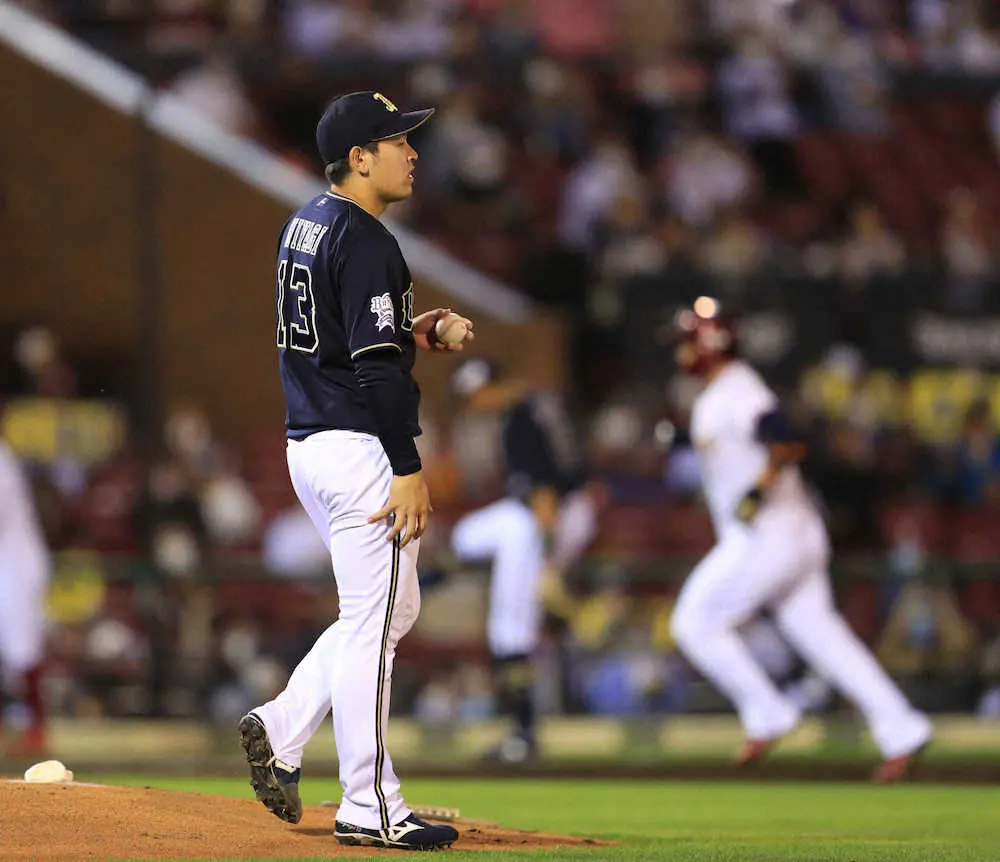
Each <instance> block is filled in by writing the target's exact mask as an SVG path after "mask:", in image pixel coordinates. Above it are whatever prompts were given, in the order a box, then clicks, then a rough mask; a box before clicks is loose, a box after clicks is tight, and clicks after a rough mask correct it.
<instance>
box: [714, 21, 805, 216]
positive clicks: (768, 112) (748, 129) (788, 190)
mask: <svg viewBox="0 0 1000 862" xmlns="http://www.w3.org/2000/svg"><path fill="white" fill-rule="evenodd" d="M719 90H720V95H721V98H722V104H723V110H724V114H725V120H726V128H727V130H728V132H729V134H730V135H732V136H733V137H735V138H736V139H737V140H739V141H741V142H742V143H743V144H745V145H746V147H747V149H748V150H749V152H750V154H751V156H752V157H753V160H754V161H755V162H756V164H757V166H758V168H759V169H760V172H761V174H762V175H763V177H764V182H765V184H766V186H767V188H768V190H769V191H770V192H771V193H772V194H773V195H776V196H779V197H786V198H788V197H794V196H795V195H796V194H797V193H798V192H799V190H800V182H799V177H798V172H797V170H796V161H795V152H794V149H793V147H792V137H793V136H794V135H795V134H796V132H797V131H798V129H799V116H798V111H797V109H796V107H795V105H794V103H793V102H792V98H791V94H790V92H791V82H790V80H789V73H788V69H787V66H786V64H785V60H784V58H783V57H782V56H781V55H780V54H779V53H778V51H777V49H776V48H775V43H773V42H769V41H768V40H767V38H766V37H765V36H764V35H763V34H762V33H761V32H760V31H759V30H755V29H748V30H746V31H745V32H744V34H743V35H742V37H741V38H740V40H739V42H738V43H737V45H736V47H735V50H734V51H733V53H732V54H731V55H730V56H729V57H728V58H727V59H726V60H724V61H723V62H722V64H721V65H720V67H719Z"/></svg>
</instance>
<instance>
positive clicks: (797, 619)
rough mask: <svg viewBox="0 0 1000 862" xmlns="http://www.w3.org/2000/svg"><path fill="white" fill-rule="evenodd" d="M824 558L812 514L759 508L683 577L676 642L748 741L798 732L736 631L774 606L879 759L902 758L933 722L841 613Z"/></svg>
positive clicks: (792, 714)
mask: <svg viewBox="0 0 1000 862" xmlns="http://www.w3.org/2000/svg"><path fill="white" fill-rule="evenodd" d="M828 558H829V545H828V540H827V536H826V530H825V528H824V526H823V523H822V520H821V519H820V517H819V515H818V514H817V513H815V512H814V511H812V510H810V509H807V508H804V507H798V506H796V507H786V508H770V507H769V508H766V509H764V510H763V511H762V512H761V513H760V514H759V515H758V517H757V519H756V520H755V521H754V523H753V525H752V527H750V528H748V529H745V530H744V529H737V530H733V531H732V532H731V534H730V535H728V536H726V537H725V538H724V539H723V540H722V541H721V542H720V543H719V544H718V545H716V546H715V548H713V549H712V551H711V552H709V554H708V555H707V556H706V557H705V558H704V559H703V560H702V561H701V563H699V564H698V566H697V567H696V568H695V569H694V571H693V572H692V573H691V575H690V576H689V577H688V580H687V581H686V583H685V584H684V587H683V588H682V590H681V592H680V595H679V596H678V598H677V605H676V607H675V608H674V615H673V619H672V622H671V628H672V632H673V635H674V638H675V640H676V641H677V644H678V646H679V647H680V648H681V650H682V651H683V652H684V654H685V655H686V656H687V657H688V659H689V660H690V661H691V662H692V664H694V665H695V666H696V667H697V668H698V669H699V670H700V671H701V672H702V674H704V676H705V677H706V678H707V679H709V680H710V681H711V682H712V683H713V684H714V685H715V686H716V687H717V688H718V689H719V690H720V691H721V692H723V693H724V694H725V695H726V696H727V697H729V698H730V700H732V701H733V703H734V705H735V706H736V710H737V712H738V714H739V717H740V721H741V722H742V724H743V727H744V729H745V730H746V733H747V736H748V737H749V738H750V739H755V740H766V739H773V738H776V737H778V736H781V735H782V734H784V733H787V732H788V731H790V730H791V729H792V728H793V727H795V725H796V724H797V723H798V721H799V718H800V714H799V710H798V709H797V708H796V707H795V706H794V705H793V704H792V703H791V702H790V701H789V700H788V699H787V698H786V697H785V696H784V695H782V694H781V692H780V691H778V689H777V688H776V687H775V685H774V684H773V683H772V682H771V680H770V679H769V677H768V676H767V674H766V673H765V672H764V671H763V669H761V667H760V666H759V665H758V664H757V662H756V661H755V660H754V659H753V657H752V656H751V654H750V652H749V650H748V649H747V647H746V645H745V644H744V643H743V641H742V640H741V638H740V636H739V634H738V632H737V627H738V626H739V625H740V624H741V623H743V622H745V621H746V620H748V619H749V618H750V617H752V616H753V615H754V614H756V613H757V612H758V611H759V610H761V609H762V608H764V607H767V608H770V609H771V610H772V612H773V614H774V619H775V622H776V623H777V625H778V627H779V628H780V629H781V631H782V633H783V634H784V636H785V637H786V638H787V640H788V642H789V643H790V644H791V646H792V647H793V648H794V649H795V650H796V651H797V652H798V653H799V654H800V655H801V656H802V658H804V659H805V660H806V661H807V662H808V663H809V664H810V665H811V666H812V667H813V668H814V669H815V670H816V671H817V672H818V673H819V674H820V675H821V676H823V677H824V678H826V679H827V680H828V681H829V682H830V683H831V684H832V685H834V686H835V687H836V688H837V689H838V690H840V691H841V692H842V693H843V694H844V695H845V696H846V697H848V698H849V699H850V700H851V701H852V702H853V703H854V704H855V705H856V706H857V707H858V708H859V709H860V710H861V712H862V714H863V715H864V717H865V720H866V721H867V723H868V726H869V729H870V730H871V733H872V737H873V738H874V740H875V743H876V744H877V745H878V747H879V750H880V751H881V752H882V755H883V757H885V758H892V757H899V756H902V755H904V754H908V753H910V752H911V751H913V750H914V749H916V748H917V747H919V746H920V745H922V744H923V743H924V742H926V741H927V740H928V739H929V738H930V735H931V725H930V722H929V721H928V719H927V717H926V716H925V715H923V714H922V713H920V712H917V711H916V710H914V709H913V707H911V706H910V704H909V703H908V702H907V700H906V698H905V697H904V696H903V694H902V692H901V691H900V690H899V688H898V687H897V686H896V685H895V683H893V681H892V680H891V679H890V678H889V676H888V675H887V674H886V672H885V671H884V670H883V669H882V667H881V666H880V665H879V664H878V662H877V661H876V660H875V657H874V656H873V655H872V654H871V653H870V652H869V651H868V649H867V648H866V647H865V646H864V644H862V643H861V641H860V640H859V639H858V638H857V636H856V635H855V634H854V632H852V631H851V629H850V627H849V626H848V625H847V623H846V622H845V621H844V619H843V618H842V617H841V616H840V615H839V614H838V613H837V610H836V608H835V607H834V604H833V597H832V593H831V589H830V581H829V575H828V574H827V565H828Z"/></svg>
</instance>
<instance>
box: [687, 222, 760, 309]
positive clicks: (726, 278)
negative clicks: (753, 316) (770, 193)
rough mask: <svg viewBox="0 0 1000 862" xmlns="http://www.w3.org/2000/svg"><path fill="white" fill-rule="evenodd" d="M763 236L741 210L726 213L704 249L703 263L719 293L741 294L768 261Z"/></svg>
mask: <svg viewBox="0 0 1000 862" xmlns="http://www.w3.org/2000/svg"><path fill="white" fill-rule="evenodd" d="M767 253H768V245H767V241H766V240H765V238H764V236H763V235H762V234H761V233H760V231H758V230H757V228H756V227H755V226H754V224H753V222H751V221H750V219H749V218H748V217H747V215H746V213H745V212H743V210H741V209H740V208H739V207H733V208H732V209H730V210H728V211H727V212H725V213H724V214H723V215H722V216H721V217H720V218H719V221H718V225H717V226H716V228H715V230H714V231H713V232H712V234H711V235H710V236H709V237H708V238H707V239H706V240H705V242H704V243H703V244H702V246H701V254H700V256H701V264H702V266H703V267H704V268H705V270H706V271H707V272H709V273H711V274H712V275H713V276H714V277H715V279H716V284H717V285H718V289H717V290H716V293H717V294H719V295H720V296H724V297H732V296H734V295H735V294H737V293H740V292H741V291H742V289H743V286H744V284H745V281H746V279H747V278H748V277H749V276H751V275H752V274H753V273H755V272H757V270H758V269H759V268H760V267H761V266H762V265H763V264H764V262H765V261H766V260H767Z"/></svg>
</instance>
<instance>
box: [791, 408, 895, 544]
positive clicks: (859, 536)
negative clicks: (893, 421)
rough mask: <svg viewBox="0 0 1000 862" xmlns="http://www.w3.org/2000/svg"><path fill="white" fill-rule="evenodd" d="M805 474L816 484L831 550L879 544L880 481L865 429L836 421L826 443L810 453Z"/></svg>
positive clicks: (851, 423)
mask: <svg viewBox="0 0 1000 862" xmlns="http://www.w3.org/2000/svg"><path fill="white" fill-rule="evenodd" d="M808 474H809V477H810V478H811V479H812V480H813V481H814V482H815V483H816V485H817V487H818V488H819V491H820V496H821V497H822V500H823V504H824V508H825V514H826V520H827V525H828V528H829V530H830V541H831V543H832V545H833V549H834V552H835V553H840V552H848V553H851V552H858V551H861V552H864V551H871V550H874V549H876V548H878V547H879V545H880V537H879V531H878V520H879V519H878V509H877V506H878V503H879V502H880V500H879V482H878V476H877V474H876V472H875V455H874V448H873V445H872V440H871V437H870V435H869V434H868V433H867V432H866V430H865V429H864V428H862V427H860V426H859V425H857V424H855V423H853V422H850V421H843V422H838V423H836V424H835V425H834V426H833V428H832V429H831V431H830V433H829V437H828V442H827V445H826V447H825V448H824V449H821V450H819V451H817V452H815V454H814V455H813V456H812V457H811V460H810V463H809V464H808Z"/></svg>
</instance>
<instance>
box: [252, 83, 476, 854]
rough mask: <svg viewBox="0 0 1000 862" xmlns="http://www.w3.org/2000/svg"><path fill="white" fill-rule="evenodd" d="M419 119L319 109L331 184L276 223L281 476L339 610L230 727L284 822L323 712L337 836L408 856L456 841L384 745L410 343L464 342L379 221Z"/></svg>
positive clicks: (357, 104)
mask: <svg viewBox="0 0 1000 862" xmlns="http://www.w3.org/2000/svg"><path fill="white" fill-rule="evenodd" d="M432 113H433V109H429V110H423V111H413V112H410V113H402V112H400V111H399V110H398V109H397V108H396V106H395V105H394V104H393V103H392V102H390V101H389V100H388V99H387V98H386V97H385V96H383V95H382V94H381V93H374V92H359V93H350V94H347V95H345V96H341V97H339V98H337V99H335V100H334V101H333V102H331V103H330V105H329V107H328V108H327V109H326V112H325V113H324V114H323V117H322V118H321V119H320V121H319V124H318V125H317V128H316V141H317V145H318V148H319V152H320V155H321V156H322V158H323V161H324V163H325V164H326V177H327V179H328V180H329V182H330V188H329V190H328V191H325V192H323V193H322V194H320V195H317V196H316V197H315V198H313V199H312V200H311V201H309V202H308V203H307V204H305V205H304V206H303V207H302V208H301V209H300V210H299V211H298V212H296V213H295V214H294V215H293V216H292V217H291V218H290V219H289V220H288V222H287V223H286V224H285V227H284V229H283V230H282V232H281V237H280V241H279V244H278V266H277V346H278V357H279V365H280V369H281V381H282V386H283V389H284V393H285V401H286V404H287V417H286V425H287V429H288V431H287V434H288V445H287V456H288V471H289V474H290V476H291V480H292V485H293V486H294V488H295V493H296V494H297V495H298V498H299V500H300V501H301V503H302V505H303V507H304V508H305V510H306V512H307V513H308V514H309V517H310V518H311V519H312V522H313V524H314V525H315V526H316V529H317V531H318V532H319V534H320V536H321V537H322V538H323V541H324V542H325V543H326V544H327V547H328V548H329V549H330V553H331V555H332V560H333V570H334V575H335V577H336V580H337V593H338V596H339V600H340V616H339V618H338V619H337V621H336V622H335V623H334V624H333V625H332V626H330V628H329V629H327V630H326V631H325V632H324V633H323V634H322V635H321V636H320V637H319V639H318V640H317V641H316V644H315V645H314V646H313V648H312V649H311V650H310V651H309V653H308V654H307V655H306V656H305V658H303V659H302V661H301V662H300V663H299V665H298V667H296V668H295V671H294V673H292V676H291V678H290V679H289V681H288V685H287V687H286V688H285V690H284V691H283V692H282V693H281V694H279V695H278V696H277V697H276V698H275V699H274V700H272V701H270V702H269V703H266V704H263V705H262V706H259V707H257V708H256V709H254V710H253V711H252V712H250V713H249V714H248V715H246V716H244V718H243V719H242V720H241V721H240V741H241V744H242V745H243V747H244V749H245V751H246V755H247V762H248V763H249V765H250V783H251V785H252V786H253V788H254V790H255V791H256V794H257V798H258V799H260V800H261V802H263V803H264V805H265V806H266V807H267V809H268V810H269V811H271V812H272V813H273V814H275V815H276V816H278V817H280V818H281V819H283V820H286V821H289V822H291V823H297V822H298V821H299V819H300V818H301V817H302V802H301V800H300V797H299V792H298V782H299V776H300V769H301V764H302V749H303V747H304V746H305V744H306V743H307V742H308V741H309V738H310V737H311V736H312V735H313V734H314V733H315V732H316V730H317V729H318V728H319V726H320V724H322V722H323V720H324V718H325V717H326V715H327V714H328V713H329V711H330V707H331V704H332V706H333V728H334V734H335V736H336V740H337V754H338V757H339V760H340V781H341V784H342V785H343V788H344V794H343V798H342V800H341V803H340V808H339V809H338V811H337V820H336V824H335V827H334V836H335V838H336V839H337V841H339V842H340V843H342V844H353V845H366V846H373V847H393V848H400V849H408V850H433V849H437V848H439V847H447V846H449V845H450V844H451V843H452V842H454V841H455V840H456V839H457V838H458V832H457V831H456V830H455V829H453V828H452V827H451V826H447V825H443V824H431V823H427V822H425V821H423V820H421V819H420V818H419V817H417V816H415V815H414V814H413V812H412V811H411V810H410V809H409V808H408V807H407V806H406V803H405V802H404V801H403V796H402V794H401V792H400V786H399V779H398V778H397V777H396V774H395V771H394V770H393V766H392V760H391V758H390V757H389V753H388V751H386V739H385V737H386V728H387V726H388V722H389V692H390V687H391V683H392V666H393V659H394V657H395V654H396V645H397V644H398V643H399V640H400V638H402V637H403V635H405V634H406V632H407V631H408V630H409V629H410V627H411V626H412V625H413V623H414V621H415V620H416V618H417V614H418V613H419V611H420V590H419V587H418V583H417V551H418V548H419V539H420V536H421V535H422V533H423V532H424V530H425V529H426V526H427V519H428V517H429V516H430V511H431V505H430V496H429V494H428V491H427V485H426V483H425V482H424V478H423V473H422V471H421V463H420V457H419V455H418V454H417V448H416V444H415V442H414V438H415V437H416V436H417V435H418V434H419V433H420V427H419V425H418V424H417V410H418V405H419V401H420V391H419V389H418V388H417V384H416V382H415V381H414V379H413V375H412V371H413V364H414V361H415V359H416V348H417V347H420V348H422V349H425V350H445V349H459V348H461V346H462V345H461V344H455V345H449V346H448V347H447V348H446V347H445V346H444V345H443V344H441V343H440V342H439V341H438V340H437V339H436V335H435V329H434V326H435V323H436V322H437V320H438V319H440V318H442V317H444V316H445V315H446V314H447V313H448V311H447V309H436V310H435V311H431V312H427V313H425V314H421V315H419V316H418V317H414V316H413V282H412V280H411V278H410V272H409V269H408V268H407V266H406V262H405V261H404V259H403V255H402V252H401V251H400V249H399V244H398V243H397V242H396V239H395V237H394V236H393V235H392V234H391V233H390V232H389V230H388V229H387V228H386V227H385V226H384V225H383V224H382V223H381V221H380V220H379V219H380V217H381V215H382V214H383V212H384V211H385V209H386V207H387V206H388V205H389V204H391V203H394V202H396V201H401V200H405V199H406V198H408V197H410V195H411V194H412V193H413V179H414V167H415V164H416V161H417V154H416V152H415V150H414V149H413V147H412V146H410V143H409V141H408V139H407V133H409V132H411V131H413V130H414V129H415V128H417V127H418V126H420V125H421V124H423V123H424V122H426V121H427V120H428V119H429V118H430V116H431V114H432ZM466 323H467V324H468V325H469V326H470V327H471V323H470V322H468V321H466ZM466 339H471V334H469V335H467V336H466Z"/></svg>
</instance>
